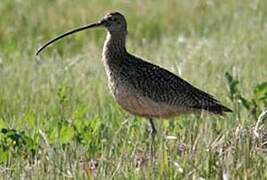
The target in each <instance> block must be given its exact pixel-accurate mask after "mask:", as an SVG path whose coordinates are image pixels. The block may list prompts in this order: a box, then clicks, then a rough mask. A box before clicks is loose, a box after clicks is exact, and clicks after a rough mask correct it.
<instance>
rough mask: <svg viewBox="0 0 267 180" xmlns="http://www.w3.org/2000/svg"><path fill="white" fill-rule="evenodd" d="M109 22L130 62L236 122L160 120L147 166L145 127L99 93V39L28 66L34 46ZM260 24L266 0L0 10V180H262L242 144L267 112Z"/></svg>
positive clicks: (251, 148) (98, 2) (32, 4)
mask: <svg viewBox="0 0 267 180" xmlns="http://www.w3.org/2000/svg"><path fill="white" fill-rule="evenodd" d="M110 11H120V12H121V13H123V14H124V15H125V16H126V18H127V21H128V31H129V35H128V42H127V48H128V50H129V51H130V52H132V53H134V54H136V55H138V56H141V57H144V58H145V59H147V60H149V61H150V62H152V63H155V64H158V65H160V66H162V67H165V68H167V69H169V70H170V71H172V72H174V73H176V74H178V75H180V76H181V77H182V78H184V79H186V80H187V81H189V82H191V83H192V84H194V85H195V86H197V87H199V88H201V89H203V90H205V91H208V92H210V93H211V94H213V95H215V97H217V98H218V99H220V100H221V101H222V102H223V103H224V104H226V105H227V106H229V107H231V108H232V109H233V110H234V113H233V114H231V115H228V116H226V117H224V118H221V117H214V116H204V117H198V116H186V117H183V116H182V117H177V118H175V120H176V121H172V120H170V121H157V126H158V128H159V129H160V130H159V134H158V139H157V163H156V164H154V165H153V164H151V163H149V162H150V161H149V143H150V139H149V126H148V122H146V121H145V120H144V119H142V118H138V117H134V116H132V115H129V114H128V113H126V112H124V111H123V110H122V109H121V108H120V107H119V106H118V105H117V104H116V103H115V102H114V100H113V99H112V97H111V96H110V94H109V92H108V88H107V85H106V84H107V83H106V77H105V72H104V68H103V66H102V62H101V51H102V46H103V42H104V40H105V33H106V32H105V30H104V29H97V30H88V31H85V32H81V33H78V34H75V35H73V36H71V37H68V38H65V39H64V40H62V41H60V42H58V43H56V44H54V45H53V46H51V47H49V48H48V49H47V50H46V51H44V52H43V53H42V54H41V55H40V56H38V57H36V56H35V52H36V50H37V48H38V47H39V46H40V45H41V44H42V43H44V42H46V41H47V40H49V39H51V38H53V37H55V36H57V35H59V34H61V33H63V32H65V31H67V30H70V29H72V28H74V27H77V26H80V25H84V24H87V23H90V22H94V21H97V20H99V19H100V18H101V17H103V16H104V15H105V14H106V13H107V12H110ZM266 20H267V1H265V0H253V1H252V0H236V1H232V0H179V1H163V0H160V1H152V0H148V1H137V0H136V1H130V0H124V1H117V0H112V1H106V0H88V1H87V0H75V1H74V0H69V1H63V0H42V1H35V0H26V1H22V0H1V2H0V44H1V45H0V128H1V133H0V142H1V145H0V154H1V155H0V167H1V169H3V170H1V171H0V176H2V177H12V178H29V177H31V178H33V179H35V178H36V179H39V178H40V177H41V178H59V177H65V178H68V177H69V178H74V177H75V178H87V176H89V177H93V176H94V174H95V176H97V177H98V178H99V179H110V178H111V177H113V178H115V179H125V178H126V179H143V178H147V179H150V178H151V177H159V178H166V177H169V178H170V179H172V178H178V179H179V178H180V179H181V178H185V179H199V178H204V179H213V178H216V179H218V178H222V176H223V175H225V176H228V177H231V178H233V179H243V178H244V179H255V178H256V179H257V178H258V179H264V178H267V174H266V172H267V171H266V166H267V165H266V164H267V163H266V154H264V148H263V149H261V150H260V151H258V149H257V148H259V146H258V144H257V143H256V142H255V138H253V137H252V135H251V133H250V128H252V127H253V126H254V125H255V122H256V117H257V116H258V115H259V113H260V112H261V111H262V110H263V109H264V108H265V107H266V97H267V90H266V89H267V85H266V84H264V82H265V81H266V77H267V71H266V67H267V61H266V57H267V41H266V39H267V23H266V22H267V21H266ZM226 74H228V75H229V76H227V75H226ZM231 78H232V79H231ZM227 79H228V80H227ZM259 94H260V95H259ZM243 130H244V132H246V133H245V135H244V136H243V134H242V133H243ZM167 135H172V136H175V137H177V140H176V141H171V140H168V138H166V136H167ZM183 145H184V146H185V147H186V151H185V152H183V153H184V155H181V154H179V153H178V152H179V148H180V147H181V146H183ZM261 148H262V147H261ZM218 149H219V150H218ZM265 150H266V149H265ZM140 159H143V160H144V161H141V160H140ZM91 160H97V161H98V162H99V165H98V167H97V168H91V166H92V163H90V162H91ZM81 161H82V162H81ZM138 162H142V163H141V165H138V166H137V165H136V164H138ZM81 164H82V165H81ZM87 166H88V167H89V168H86V167H87ZM90 168H91V169H93V170H90V171H89V170H88V169H90ZM86 169H87V170H88V172H89V173H88V172H87V170H86ZM86 172H87V173H86ZM44 175H45V176H46V177H44Z"/></svg>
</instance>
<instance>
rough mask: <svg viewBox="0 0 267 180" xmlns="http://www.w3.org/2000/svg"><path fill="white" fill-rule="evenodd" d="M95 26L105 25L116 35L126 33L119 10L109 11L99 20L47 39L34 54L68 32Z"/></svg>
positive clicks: (123, 19)
mask: <svg viewBox="0 0 267 180" xmlns="http://www.w3.org/2000/svg"><path fill="white" fill-rule="evenodd" d="M96 27H105V28H106V29H107V30H108V32H109V33H110V34H111V35H112V34H117V35H126V34H127V22H126V19H125V17H124V16H123V15H122V14H121V13H119V12H111V13H108V14H106V15H105V16H104V17H103V18H102V19H101V20H100V21H98V22H95V23H91V24H88V25H85V26H81V27H78V28H75V29H73V30H70V31H67V32H65V33H63V34H62V35H59V36H58V37H56V38H54V39H52V40H50V41H48V42H47V43H45V44H44V45H42V46H41V47H40V48H39V49H38V50H37V52H36V55H38V54H39V53H40V52H41V51H43V50H44V49H45V48H46V47H47V46H49V45H50V44H52V43H54V42H55V41H58V40H60V39H62V38H63V37H66V36H68V35H70V34H73V33H76V32H79V31H83V30H86V29H90V28H96Z"/></svg>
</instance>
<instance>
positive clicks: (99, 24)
mask: <svg viewBox="0 0 267 180" xmlns="http://www.w3.org/2000/svg"><path fill="white" fill-rule="evenodd" d="M102 24H103V23H102V22H101V21H99V22H96V23H92V24H88V25H85V26H81V27H78V28H75V29H73V30H70V31H68V32H65V33H64V34H61V35H59V36H58V37H56V38H54V39H52V40H50V41H48V42H46V43H45V44H44V45H42V46H41V47H40V48H38V50H37V52H36V55H39V54H40V52H42V51H43V50H44V49H45V48H46V47H47V46H49V45H50V44H52V43H54V42H55V41H58V40H59V39H61V38H63V37H65V36H68V35H70V34H73V33H76V32H79V31H82V30H85V29H89V28H94V27H99V26H101V25H102Z"/></svg>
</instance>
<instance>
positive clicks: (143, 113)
mask: <svg viewBox="0 0 267 180" xmlns="http://www.w3.org/2000/svg"><path fill="white" fill-rule="evenodd" d="M101 27H102V28H104V29H106V30H107V35H106V40H105V43H104V47H103V51H102V62H103V64H104V67H105V72H106V75H107V80H108V86H109V89H110V92H111V94H112V96H113V97H114V99H115V101H116V102H117V103H118V104H119V105H120V106H121V107H122V108H123V109H124V110H126V111H127V112H129V113H131V114H133V115H136V116H140V117H144V118H146V119H148V120H149V122H150V126H151V137H152V144H153V142H154V139H155V135H156V133H157V130H156V128H155V125H154V119H155V118H160V119H164V118H173V117H176V116H179V115H185V114H196V113H201V112H202V111H206V112H209V113H212V114H215V115H224V114H225V113H226V112H232V110H231V109H230V108H228V107H226V106H224V105H222V104H221V103H220V102H219V101H218V100H217V99H215V97H214V96H212V95H210V94H208V93H206V92H204V91H202V90H200V89H199V88H197V87H195V86H193V85H191V84H190V83H189V82H187V81H185V80H184V79H182V78H180V77H179V76H177V75H176V74H174V73H172V72H170V71H168V70H167V69H164V68H162V67H160V66H158V65H155V64H152V63H150V62H149V61H147V60H144V59H142V58H141V57H138V56H135V55H133V54H131V53H129V52H128V50H127V49H126V40H127V34H128V30H127V21H126V18H125V16H124V15H123V14H122V13H120V12H117V11H115V12H110V13H107V14H106V15H105V16H104V17H103V18H101V19H100V20H99V21H97V22H95V23H91V24H87V25H84V26H80V27H78V28H75V29H73V30H70V31H67V32H65V33H63V34H62V35H59V36H57V37H56V38H54V39H52V40H50V41H48V42H46V43H45V44H44V45H42V46H41V47H40V48H39V49H38V50H37V52H36V55H38V54H40V53H41V52H42V51H43V50H44V49H45V48H46V47H47V46H49V45H51V44H52V43H54V42H55V41H58V40H60V39H62V38H63V37H65V36H68V35H70V34H73V33H76V32H79V31H83V30H86V29H91V28H101Z"/></svg>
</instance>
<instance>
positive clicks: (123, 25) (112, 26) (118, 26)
mask: <svg viewBox="0 0 267 180" xmlns="http://www.w3.org/2000/svg"><path fill="white" fill-rule="evenodd" d="M100 23H101V24H102V25H103V26H104V27H105V28H107V30H108V31H109V32H110V33H111V34H114V33H126V34H127V22H126V19H125V17H124V16H123V15H122V14H121V13H119V12H111V13H108V14H106V15H105V16H104V18H102V19H101V21H100Z"/></svg>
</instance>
